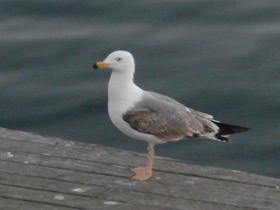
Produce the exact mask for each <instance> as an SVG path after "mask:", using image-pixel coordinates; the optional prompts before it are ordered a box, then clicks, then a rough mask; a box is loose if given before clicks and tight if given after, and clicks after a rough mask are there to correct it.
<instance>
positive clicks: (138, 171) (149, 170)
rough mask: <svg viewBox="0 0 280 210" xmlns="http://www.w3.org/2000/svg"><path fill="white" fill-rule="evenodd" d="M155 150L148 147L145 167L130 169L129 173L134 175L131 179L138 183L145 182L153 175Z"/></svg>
mask: <svg viewBox="0 0 280 210" xmlns="http://www.w3.org/2000/svg"><path fill="white" fill-rule="evenodd" d="M154 157H155V150H154V145H152V144H149V146H148V162H147V166H146V167H137V168H132V169H131V171H132V172H133V173H135V175H134V176H133V177H132V179H135V180H138V181H145V180H147V179H149V178H151V177H152V175H153V164H154Z"/></svg>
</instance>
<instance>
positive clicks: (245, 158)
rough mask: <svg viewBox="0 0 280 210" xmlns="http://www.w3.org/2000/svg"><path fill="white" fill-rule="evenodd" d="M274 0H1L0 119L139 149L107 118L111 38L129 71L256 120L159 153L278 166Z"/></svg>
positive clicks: (226, 113) (275, 172)
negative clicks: (240, 129) (104, 62)
mask: <svg viewBox="0 0 280 210" xmlns="http://www.w3.org/2000/svg"><path fill="white" fill-rule="evenodd" d="M279 11H280V4H279V3H278V2H277V1H272V0H271V1H269V0H266V1H258V0H251V1H244V0H239V1H238V0H234V1H233V0H232V1H229V0H227V1H224V0H211V1H202V0H188V1H181V0H170V1H151V0H150V1H136V0H133V1H120V0H119V1H113V0H110V1H86V0H83V1H74V0H73V1H70V0H68V1H57V0H55V1H54V0H53V1H51V0H44V1H43V0H42V1H28V0H25V1H22V0H18V1H10V0H8V1H5V0H2V1H0V18H1V19H0V66H1V69H0V85H1V89H0V100H1V103H0V110H1V115H0V126H1V127H6V128H11V129H19V130H24V131H32V132H35V133H39V134H43V135H48V136H57V137H63V138H68V139H73V140H79V141H84V142H91V143H94V144H102V145H107V146H112V147H118V148H123V149H129V150H134V151H140V152H146V149H145V148H146V143H145V142H141V141H136V140H131V139H129V138H128V137H126V136H124V135H123V134H121V133H120V132H119V131H118V130H116V128H114V127H113V125H112V124H111V122H110V120H109V118H108V114H107V105H106V104H107V83H108V79H109V75H110V72H109V71H104V72H100V71H99V72H94V71H92V70H91V66H92V64H93V62H94V61H96V60H100V59H103V58H104V57H106V56H107V54H108V53H110V52H111V51H114V50H118V49H124V50H128V51H130V52H131V53H132V54H133V55H134V57H135V59H136V67H137V73H136V78H135V81H136V83H137V84H138V85H139V86H141V87H143V88H144V89H148V90H152V91H157V92H160V93H162V94H166V95H169V96H172V97H174V98H175V99H177V100H179V101H180V102H182V103H184V104H185V105H187V106H189V107H192V108H195V109H197V110H200V111H204V112H208V113H211V114H213V115H214V116H215V118H216V119H218V120H221V121H226V122H229V123H233V124H238V125H243V126H247V127H250V128H252V129H253V130H252V131H250V132H247V133H243V134H238V135H235V136H233V138H232V143H231V144H225V143H219V142H215V141H210V140H205V139H190V140H185V141H180V142H177V143H170V144H165V145H161V146H158V147H157V148H156V152H157V155H161V156H166V157H171V158H177V159H182V160H188V161H195V162H199V163H204V164H208V165H211V166H217V167H225V168H230V169H236V170H242V171H247V172H251V173H257V174H264V175H268V176H275V177H280V167H279V160H280V120H279V118H280V71H279V68H280V12H279Z"/></svg>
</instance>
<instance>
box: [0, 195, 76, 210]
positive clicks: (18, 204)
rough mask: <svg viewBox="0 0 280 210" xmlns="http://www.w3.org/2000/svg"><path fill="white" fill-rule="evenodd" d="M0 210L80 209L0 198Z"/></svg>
mask: <svg viewBox="0 0 280 210" xmlns="http://www.w3.org/2000/svg"><path fill="white" fill-rule="evenodd" d="M0 209H1V210H21V209H22V210H79V209H80V208H72V207H63V206H57V205H51V204H45V203H41V202H38V203H37V202H32V201H26V200H18V199H12V198H3V197H0Z"/></svg>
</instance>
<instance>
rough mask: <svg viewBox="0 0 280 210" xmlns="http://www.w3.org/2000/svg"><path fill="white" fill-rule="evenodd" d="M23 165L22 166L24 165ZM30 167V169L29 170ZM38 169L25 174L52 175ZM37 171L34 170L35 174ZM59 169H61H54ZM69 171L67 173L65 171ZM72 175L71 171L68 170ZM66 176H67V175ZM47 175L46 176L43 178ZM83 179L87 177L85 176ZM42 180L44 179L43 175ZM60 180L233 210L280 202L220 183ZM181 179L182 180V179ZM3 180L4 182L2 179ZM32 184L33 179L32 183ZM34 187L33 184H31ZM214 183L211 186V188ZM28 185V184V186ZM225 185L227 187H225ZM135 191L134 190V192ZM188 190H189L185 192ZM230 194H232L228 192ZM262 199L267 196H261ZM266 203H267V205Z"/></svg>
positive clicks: (74, 177)
mask: <svg viewBox="0 0 280 210" xmlns="http://www.w3.org/2000/svg"><path fill="white" fill-rule="evenodd" d="M9 165H10V167H11V168H13V169H14V170H18V171H17V173H22V172H23V171H24V170H22V168H20V167H19V166H20V164H17V165H16V166H13V165H12V162H11V163H9ZM21 165H23V164H21ZM27 166H28V167H27ZM38 167H39V166H38V165H34V166H33V165H29V164H28V165H26V166H25V168H27V170H25V171H26V172H28V173H30V174H29V175H34V174H36V172H37V171H45V172H47V171H49V169H50V168H49V167H48V170H46V169H44V167H40V168H39V169H38ZM0 168H1V169H2V168H5V167H3V166H1V164H0ZM34 169H35V170H34ZM55 169H58V168H55ZM66 170H67V169H66ZM69 171H72V170H69ZM15 172H16V171H13V173H15ZM47 174H51V177H50V178H54V174H53V173H49V172H47V173H46V175H47ZM66 174H67V175H66ZM44 175H45V174H44ZM82 175H84V176H82ZM41 176H42V175H41ZM85 176H86V177H87V179H86V178H85ZM57 177H58V179H59V180H65V179H66V180H67V181H71V182H79V181H78V180H77V177H81V178H82V179H81V180H80V181H81V182H86V183H87V184H92V185H100V184H101V186H104V187H108V188H110V189H112V188H116V189H119V188H123V189H125V188H128V189H129V190H130V191H131V190H135V191H137V192H141V193H145V194H158V195H165V196H170V197H176V198H177V199H178V198H182V199H188V200H196V199H198V200H200V201H204V202H214V203H221V204H225V205H231V206H235V205H236V203H237V201H238V202H239V206H240V205H241V200H243V199H244V198H246V199H247V200H246V201H250V200H252V202H253V201H254V200H256V201H254V205H257V206H262V207H265V206H267V205H268V204H269V205H270V206H273V203H275V202H276V203H277V202H278V203H279V200H278V201H277V200H276V201H275V200H273V199H272V198H273V196H274V197H275V198H277V197H278V198H279V191H278V192H277V191H275V192H274V194H273V192H271V191H269V193H270V198H269V199H267V198H262V197H260V196H256V195H254V196H252V195H251V196H249V195H250V193H251V194H252V191H250V190H249V191H247V195H246V196H245V195H244V193H243V191H244V190H245V189H246V188H247V187H246V186H245V187H242V185H241V184H238V183H233V184H232V183H230V184H231V185H228V187H223V184H219V182H218V181H216V183H212V182H206V186H205V185H202V184H201V183H199V182H198V183H197V184H196V185H195V186H194V184H192V183H191V184H190V180H187V182H186V181H185V183H184V184H183V185H182V183H179V184H177V185H176V184H170V183H164V179H162V180H156V182H154V183H148V182H144V183H138V182H134V181H131V180H128V179H125V178H123V179H120V178H118V177H115V176H108V177H106V176H104V175H103V176H102V175H97V176H96V175H95V174H88V172H86V173H83V172H81V171H80V172H79V174H77V170H75V173H74V174H73V173H71V172H69V173H67V172H65V175H63V176H55V178H57ZM69 177H71V178H72V179H69ZM181 178H182V177H181ZM2 179H3V178H2ZM31 180H32V179H31ZM31 183H32V182H31ZM211 183H212V184H211ZM25 184H26V183H25ZM224 184H226V183H224ZM236 184H238V185H241V186H237V187H236V186H235V185H236ZM132 187H134V188H133V189H132ZM253 187H255V190H256V192H258V191H262V189H261V188H260V187H259V188H256V186H253ZM239 188H242V190H239V191H236V190H238V189H239ZM186 189H187V190H186ZM227 190H229V191H227ZM267 190H271V189H270V188H268V189H266V190H265V191H264V192H265V193H267V192H268V191H267ZM149 196H150V197H153V195H149ZM262 196H266V194H262ZM264 200H265V203H264ZM242 205H243V207H246V202H245V203H243V204H242Z"/></svg>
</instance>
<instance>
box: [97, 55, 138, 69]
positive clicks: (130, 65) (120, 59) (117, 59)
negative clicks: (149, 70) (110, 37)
mask: <svg viewBox="0 0 280 210" xmlns="http://www.w3.org/2000/svg"><path fill="white" fill-rule="evenodd" d="M93 68H94V69H100V68H109V69H112V70H113V71H117V72H121V73H134V68H135V64H134V59H133V56H132V55H131V53H129V52H127V51H121V50H118V51H115V52H112V53H110V54H109V55H108V56H107V58H106V59H105V60H104V61H99V62H96V63H95V64H94V65H93Z"/></svg>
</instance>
